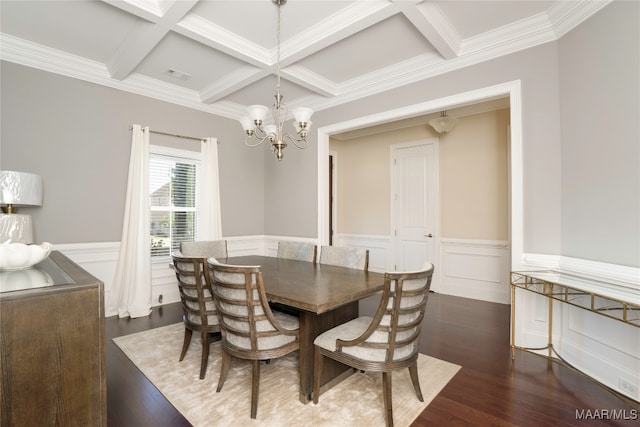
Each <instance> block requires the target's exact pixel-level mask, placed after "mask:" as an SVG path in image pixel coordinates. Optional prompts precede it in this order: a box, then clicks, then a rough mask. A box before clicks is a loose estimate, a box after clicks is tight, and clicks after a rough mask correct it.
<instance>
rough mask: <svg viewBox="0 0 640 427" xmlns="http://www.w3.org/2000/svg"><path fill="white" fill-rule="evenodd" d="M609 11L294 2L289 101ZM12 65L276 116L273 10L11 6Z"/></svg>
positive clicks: (6, 29)
mask: <svg viewBox="0 0 640 427" xmlns="http://www.w3.org/2000/svg"><path fill="white" fill-rule="evenodd" d="M607 3H608V0H604V1H593V0H592V1H583V0H560V1H550V0H535V1H524V0H523V1H506V0H503V1H485V0H473V1H452V0H425V1H419V0H395V1H393V0H322V1H320V0H289V1H287V2H286V4H284V5H283V6H281V19H282V25H281V27H282V28H281V40H282V44H281V75H282V84H281V93H282V94H283V95H284V101H285V102H286V103H287V105H288V106H289V108H290V109H291V108H293V107H296V106H309V107H311V108H313V109H314V110H316V111H317V110H322V109H325V108H329V107H332V106H335V105H339V104H341V103H345V102H348V101H351V100H354V99H358V98H361V97H365V96H368V95H371V94H374V93H377V92H381V91H385V90H388V89H392V88H394V87H398V86H402V85H405V84H408V83H412V82H415V81H419V80H422V79H428V78H430V77H433V76H436V75H439V74H442V73H446V72H450V71H453V70H456V69H459V68H462V67H466V66H469V65H472V64H475V63H478V62H482V61H486V60H489V59H491V58H494V57H498V56H501V55H506V54H509V53H512V52H515V51H518V50H522V49H526V48H530V47H533V46H536V45H539V44H542V43H547V42H550V41H553V40H557V39H558V38H559V37H561V36H562V35H564V34H565V33H566V32H568V31H569V30H571V29H572V28H574V27H575V26H576V25H578V24H579V23H581V22H582V21H584V20H585V19H587V18H588V17H589V16H591V15H592V14H593V13H595V12H597V11H598V10H600V9H601V8H602V7H604V6H605V5H606V4H607ZM0 19H1V21H0V24H1V26H0V30H1V33H0V37H1V38H0V46H1V47H0V58H1V59H3V60H6V61H10V62H15V63H19V64H23V65H27V66H31V67H35V68H39V69H43V70H47V71H51V72H54V73H59V74H63V75H67V76H71V77H74V78H78V79H82V80H86V81H90V82H94V83H98V84H102V85H106V86H110V87H115V88H118V89H122V90H126V91H130V92H134V93H138V94H142V95H145V96H150V97H153V98H157V99H161V100H164V101H169V102H173V103H176V104H180V105H184V106H188V107H191V108H196V109H199V110H203V111H208V112H211V113H215V114H219V115H222V116H225V117H230V118H237V117H239V116H241V115H244V114H245V108H246V106H247V105H250V104H264V105H271V104H272V103H273V95H274V93H275V85H276V78H275V75H276V70H277V61H276V58H277V48H276V46H277V25H276V23H277V6H276V5H275V4H274V3H272V0H179V1H178V0H105V1H88V0H76V1H56V0H47V1H7V0H1V1H0Z"/></svg>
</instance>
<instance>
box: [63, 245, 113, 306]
mask: <svg viewBox="0 0 640 427" xmlns="http://www.w3.org/2000/svg"><path fill="white" fill-rule="evenodd" d="M53 249H54V250H56V251H60V252H62V253H63V254H64V255H66V256H68V257H69V258H70V259H71V260H72V261H73V262H75V263H76V264H78V265H79V266H80V267H82V268H84V269H85V270H87V271H88V272H89V273H90V274H92V275H93V276H95V277H97V278H98V279H100V280H101V281H102V282H103V283H104V300H105V302H106V301H108V300H109V298H111V290H112V289H113V285H112V283H113V277H114V276H115V273H116V265H117V263H118V254H119V252H120V242H96V243H65V244H54V245H53ZM114 314H117V313H105V315H106V316H113V315H114Z"/></svg>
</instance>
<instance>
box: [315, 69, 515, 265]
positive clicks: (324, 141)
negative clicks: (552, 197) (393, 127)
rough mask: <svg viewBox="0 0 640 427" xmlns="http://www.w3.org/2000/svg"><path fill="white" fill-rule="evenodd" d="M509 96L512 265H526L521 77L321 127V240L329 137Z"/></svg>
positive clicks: (325, 216)
mask: <svg viewBox="0 0 640 427" xmlns="http://www.w3.org/2000/svg"><path fill="white" fill-rule="evenodd" d="M505 96H506V97H508V98H509V107H510V124H511V145H510V147H511V162H510V166H511V169H510V171H509V172H510V177H511V194H510V200H511V206H510V207H511V230H510V231H511V269H512V270H522V269H523V268H524V260H523V253H524V182H523V181H524V179H523V175H524V173H523V143H522V88H521V81H520V80H513V81H510V82H505V83H501V84H497V85H495V86H489V87H484V88H480V89H477V90H472V91H469V92H463V93H459V94H455V95H451V96H447V97H443V98H438V99H434V100H431V101H426V102H423V103H419V104H413V105H407V106H404V107H400V108H396V109H393V110H388V111H383V112H380V113H376V114H372V115H368V116H362V117H359V118H355V119H351V120H347V121H343V122H339V123H335V124H331V125H327V126H323V127H319V128H318V143H317V146H318V154H317V161H318V168H317V170H318V182H317V183H318V191H317V196H318V211H317V213H318V222H317V225H318V233H317V239H318V243H319V244H321V245H322V244H325V245H326V244H327V242H328V240H329V235H328V233H329V230H328V229H329V212H328V209H329V206H328V201H327V197H326V194H327V192H328V188H327V186H328V185H329V177H328V176H327V174H328V169H329V167H328V165H327V163H328V161H329V137H330V136H331V135H334V134H337V133H341V132H347V131H350V130H356V129H361V128H364V127H368V126H373V125H376V124H382V123H387V122H390V121H394V120H402V119H408V118H411V117H416V116H419V115H422V114H430V113H436V112H438V111H441V110H443V109H448V108H452V107H454V106H458V105H467V104H472V103H477V102H483V101H488V100H491V99H496V98H501V97H505Z"/></svg>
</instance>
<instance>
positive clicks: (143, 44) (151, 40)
mask: <svg viewBox="0 0 640 427" xmlns="http://www.w3.org/2000/svg"><path fill="white" fill-rule="evenodd" d="M196 3H198V1H197V0H180V1H178V0H175V1H174V2H173V3H170V4H169V5H168V6H167V8H166V10H165V13H164V15H162V16H161V17H159V18H155V19H154V20H153V21H149V20H146V19H145V20H143V19H141V18H140V17H139V18H138V21H137V22H136V25H135V27H134V29H133V30H132V31H131V32H130V33H129V35H128V36H127V37H126V39H125V41H124V42H123V43H122V44H121V45H120V48H119V49H118V50H117V51H116V53H115V54H114V55H113V57H112V58H111V59H110V60H109V61H107V69H108V70H109V74H110V75H111V77H112V78H114V79H116V80H124V79H126V78H127V77H128V76H129V75H130V74H131V73H132V72H133V70H135V68H136V67H137V66H138V65H139V64H140V63H141V62H142V61H143V60H144V58H146V56H147V55H148V54H149V52H151V50H152V49H153V48H154V47H156V46H157V44H158V43H160V41H161V40H162V39H163V38H164V36H166V35H167V33H168V32H169V31H171V29H172V28H173V27H174V26H175V25H176V24H177V23H178V22H179V21H180V20H181V19H182V18H183V17H184V15H185V14H186V13H187V12H189V10H191V8H192V7H193V6H195V4H196ZM111 4H113V5H115V6H118V7H120V5H122V6H123V7H124V10H127V11H128V12H130V11H131V8H132V5H131V4H130V3H127V2H111ZM142 14H144V16H147V17H149V16H154V15H153V14H150V13H149V11H146V10H141V11H140V14H138V13H136V15H137V16H140V15H142Z"/></svg>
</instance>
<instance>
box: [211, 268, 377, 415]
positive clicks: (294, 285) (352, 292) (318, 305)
mask: <svg viewBox="0 0 640 427" xmlns="http://www.w3.org/2000/svg"><path fill="white" fill-rule="evenodd" d="M219 261H220V262H224V263H227V264H233V265H260V266H262V274H263V278H264V287H265V292H266V294H267V297H268V298H269V301H271V302H275V303H279V304H283V305H285V306H288V307H290V308H292V309H295V310H297V311H298V312H299V316H300V350H299V358H300V367H299V370H300V401H302V402H305V403H306V402H309V400H310V399H311V391H312V387H313V340H314V339H315V338H316V337H317V336H318V335H320V334H321V333H322V332H324V331H326V330H328V329H331V328H333V327H334V326H337V325H339V324H342V323H345V322H347V321H349V320H351V319H354V318H356V317H357V316H358V301H359V300H361V299H362V298H365V297H368V296H371V295H373V294H375V293H377V292H379V291H381V290H382V288H383V286H384V274H381V273H374V272H370V271H369V272H367V271H363V270H357V269H352V268H344V267H336V266H332V265H325V264H317V263H311V262H306V261H295V260H289V259H283V258H275V257H268V256H256V255H250V256H238V257H229V258H226V259H220V260H219ZM329 360H330V359H327V363H324V364H323V369H322V372H323V375H322V380H321V387H322V389H323V390H324V389H326V388H328V387H331V386H332V385H333V384H335V383H336V382H339V381H341V380H342V379H343V378H344V377H346V376H348V375H349V374H350V373H351V372H352V370H351V369H350V368H349V367H347V366H345V365H342V364H340V363H338V362H334V361H332V360H331V362H334V363H329Z"/></svg>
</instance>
